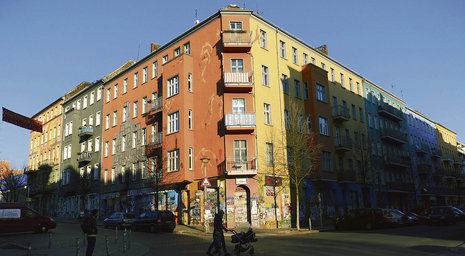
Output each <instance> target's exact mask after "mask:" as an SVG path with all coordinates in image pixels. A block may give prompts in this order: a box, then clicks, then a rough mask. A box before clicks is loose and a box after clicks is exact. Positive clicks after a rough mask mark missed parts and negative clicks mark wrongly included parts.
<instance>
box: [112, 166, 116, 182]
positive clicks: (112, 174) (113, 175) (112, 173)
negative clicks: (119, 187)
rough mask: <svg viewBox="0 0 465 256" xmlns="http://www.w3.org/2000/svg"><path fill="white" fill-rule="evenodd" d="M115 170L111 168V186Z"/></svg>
mask: <svg viewBox="0 0 465 256" xmlns="http://www.w3.org/2000/svg"><path fill="white" fill-rule="evenodd" d="M115 171H116V170H115V168H111V184H115Z"/></svg>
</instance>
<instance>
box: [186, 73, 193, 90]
mask: <svg viewBox="0 0 465 256" xmlns="http://www.w3.org/2000/svg"><path fill="white" fill-rule="evenodd" d="M187 91H188V92H192V91H194V77H193V75H192V73H187Z"/></svg>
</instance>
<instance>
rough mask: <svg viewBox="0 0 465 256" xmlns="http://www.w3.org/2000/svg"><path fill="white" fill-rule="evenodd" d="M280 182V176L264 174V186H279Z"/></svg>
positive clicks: (281, 182)
mask: <svg viewBox="0 0 465 256" xmlns="http://www.w3.org/2000/svg"><path fill="white" fill-rule="evenodd" d="M282 184H283V179H282V178H281V177H273V176H265V186H281V185H282Z"/></svg>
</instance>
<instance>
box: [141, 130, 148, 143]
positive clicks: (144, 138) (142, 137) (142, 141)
mask: <svg viewBox="0 0 465 256" xmlns="http://www.w3.org/2000/svg"><path fill="white" fill-rule="evenodd" d="M146 141H147V128H142V136H141V138H140V144H141V145H142V146H145V142H146Z"/></svg>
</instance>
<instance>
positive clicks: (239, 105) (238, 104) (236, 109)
mask: <svg viewBox="0 0 465 256" xmlns="http://www.w3.org/2000/svg"><path fill="white" fill-rule="evenodd" d="M232 112H233V113H245V99H244V98H233V99H232Z"/></svg>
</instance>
